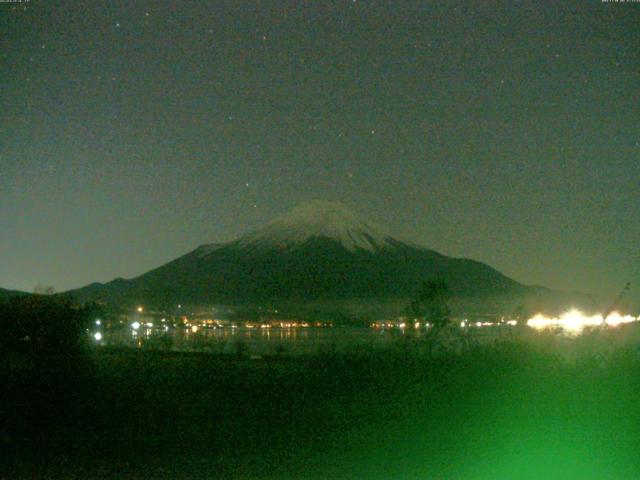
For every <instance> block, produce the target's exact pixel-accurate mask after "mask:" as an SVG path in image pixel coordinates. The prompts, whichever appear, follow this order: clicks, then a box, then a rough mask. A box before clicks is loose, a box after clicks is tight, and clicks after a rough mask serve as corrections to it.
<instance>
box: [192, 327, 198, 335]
mask: <svg viewBox="0 0 640 480" xmlns="http://www.w3.org/2000/svg"><path fill="white" fill-rule="evenodd" d="M191 331H192V332H193V333H196V332H197V331H198V326H197V325H194V326H193V327H191Z"/></svg>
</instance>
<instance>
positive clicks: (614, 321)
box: [527, 310, 638, 333]
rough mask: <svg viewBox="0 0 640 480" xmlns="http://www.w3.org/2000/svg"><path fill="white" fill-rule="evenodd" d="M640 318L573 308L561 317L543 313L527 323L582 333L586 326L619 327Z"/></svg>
mask: <svg viewBox="0 0 640 480" xmlns="http://www.w3.org/2000/svg"><path fill="white" fill-rule="evenodd" d="M637 320H638V318H635V317H632V316H631V315H620V314H619V313H618V312H612V313H610V314H609V315H607V318H606V319H604V318H603V317H602V315H601V314H597V315H591V316H589V315H585V314H584V313H582V312H580V311H579V310H571V311H569V312H566V313H563V314H562V315H560V317H546V316H544V315H542V314H541V313H539V314H537V315H536V316H535V317H533V318H530V319H529V320H528V321H527V325H528V326H530V327H532V328H535V329H536V330H544V329H547V328H562V329H563V330H565V331H567V332H570V333H580V332H581V331H582V330H584V328H586V327H597V326H608V327H617V326H618V325H621V324H623V323H631V322H635V321H637Z"/></svg>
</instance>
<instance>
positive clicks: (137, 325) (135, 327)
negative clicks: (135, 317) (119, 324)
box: [131, 322, 140, 330]
mask: <svg viewBox="0 0 640 480" xmlns="http://www.w3.org/2000/svg"><path fill="white" fill-rule="evenodd" d="M131 328H133V329H134V330H138V329H139V328H140V322H133V323H132V324H131Z"/></svg>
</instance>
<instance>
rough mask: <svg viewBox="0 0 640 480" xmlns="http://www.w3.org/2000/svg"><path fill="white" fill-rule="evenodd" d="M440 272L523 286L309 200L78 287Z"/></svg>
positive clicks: (165, 289)
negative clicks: (135, 269)
mask: <svg viewBox="0 0 640 480" xmlns="http://www.w3.org/2000/svg"><path fill="white" fill-rule="evenodd" d="M436 277H440V278H443V279H444V280H446V281H447V283H448V284H449V285H450V288H451V289H452V290H453V292H454V293H455V294H456V295H459V296H470V297H478V296H496V295H501V296H502V295H512V294H516V293H521V292H522V291H524V290H525V289H526V288H527V287H524V286H523V285H521V284H519V283H517V282H515V281H514V280H511V279H510V278H508V277H506V276H504V275H502V274H501V273H500V272H498V271H496V270H495V269H493V268H491V267H489V266H487V265H485V264H482V263H480V262H476V261H473V260H469V259H461V258H451V257H447V256H445V255H441V254H439V253H437V252H435V251H432V250H428V249H426V248H423V247H420V246H417V245H413V244H411V243H408V242H403V241H402V240H399V239H397V238H395V237H394V236H393V235H391V234H390V233H389V232H387V231H386V230H385V229H384V228H382V227H380V226H378V225H375V224H373V223H371V222H368V221H366V220H363V219H361V218H359V217H358V216H357V215H355V214H354V213H353V212H351V211H349V210H348V209H346V208H345V207H343V206H342V205H340V204H335V203H330V202H310V203H307V204H303V205H301V206H299V207H297V208H295V209H293V210H292V211H291V212H290V213H288V214H286V215H283V216H281V217H278V218H277V219H276V220H274V221H273V222H271V223H269V224H268V225H266V226H265V227H263V228H261V229H258V230H256V231H254V232H250V233H249V234H247V235H245V236H243V237H241V238H239V239H237V240H235V241H232V242H229V243H226V244H212V245H204V246H201V247H199V248H197V249H196V250H194V251H192V252H190V253H188V254H186V255H184V256H182V257H180V258H178V259H176V260H174V261H172V262H169V263H167V264H166V265H163V266H161V267H159V268H157V269H155V270H152V271H150V272H147V273H145V274H144V275H141V276H139V277H137V278H134V279H131V280H123V279H117V280H114V281H112V282H109V283H107V284H104V285H102V284H92V285H89V286H87V287H85V288H82V289H79V290H76V291H75V292H74V294H75V295H76V296H77V297H79V298H80V299H83V300H103V301H110V302H117V303H125V304H133V303H137V302H144V303H147V304H156V305H158V306H160V305H166V306H168V305H175V304H176V303H191V304H212V303H247V302H275V301H281V300H285V299H289V300H291V299H293V300H299V301H311V300H345V299H377V300H381V299H393V298H408V297H411V296H412V295H413V294H414V292H415V291H416V289H417V288H418V286H419V285H420V283H421V282H422V281H424V280H426V279H428V278H436Z"/></svg>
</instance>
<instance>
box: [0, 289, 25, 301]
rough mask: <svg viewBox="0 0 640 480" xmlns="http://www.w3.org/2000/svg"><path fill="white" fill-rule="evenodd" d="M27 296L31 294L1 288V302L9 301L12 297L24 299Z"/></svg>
mask: <svg viewBox="0 0 640 480" xmlns="http://www.w3.org/2000/svg"><path fill="white" fill-rule="evenodd" d="M26 295H29V294H28V293H27V292H21V291H19V290H5V289H4V288H0V301H5V300H8V299H9V298H11V297H24V296H26Z"/></svg>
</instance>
